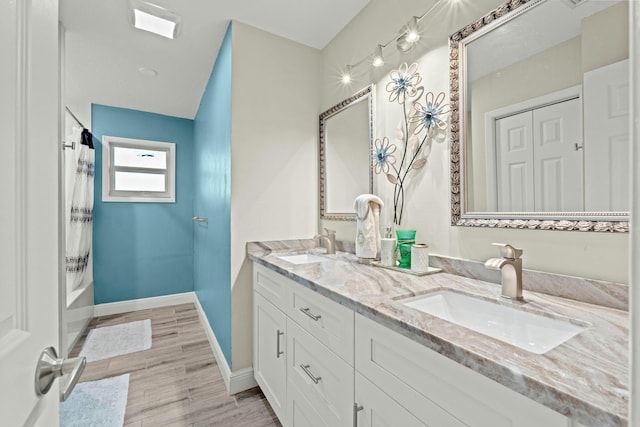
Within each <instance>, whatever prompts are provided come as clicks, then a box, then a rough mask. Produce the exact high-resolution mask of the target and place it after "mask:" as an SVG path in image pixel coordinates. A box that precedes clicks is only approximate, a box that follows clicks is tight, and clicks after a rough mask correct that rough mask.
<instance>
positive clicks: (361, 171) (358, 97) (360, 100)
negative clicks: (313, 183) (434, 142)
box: [319, 85, 374, 221]
mask: <svg viewBox="0 0 640 427" xmlns="http://www.w3.org/2000/svg"><path fill="white" fill-rule="evenodd" d="M373 92H374V86H373V85H370V86H367V87H366V88H364V89H362V90H361V91H359V92H357V93H356V94H354V95H353V96H351V97H349V98H347V99H345V100H344V101H342V102H340V103H339V104H337V105H335V106H333V107H331V108H329V109H328V110H327V111H325V112H323V113H322V114H320V144H319V145H320V156H319V158H320V168H319V169H320V218H321V219H324V220H339V221H355V220H356V216H355V212H354V208H353V202H354V200H355V199H356V197H357V196H358V195H360V194H364V193H371V192H372V191H373V170H372V168H371V155H372V154H371V153H372V150H371V144H372V140H373V99H374V93H373Z"/></svg>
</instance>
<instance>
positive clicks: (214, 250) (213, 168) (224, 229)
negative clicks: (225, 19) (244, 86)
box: [189, 24, 232, 366]
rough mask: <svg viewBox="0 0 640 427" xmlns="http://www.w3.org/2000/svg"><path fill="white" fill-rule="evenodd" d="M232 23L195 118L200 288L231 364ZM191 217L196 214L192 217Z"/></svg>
mask: <svg viewBox="0 0 640 427" xmlns="http://www.w3.org/2000/svg"><path fill="white" fill-rule="evenodd" d="M231 28H232V26H231V24H230V25H229V27H228V28H227V32H226V35H225V37H224V40H223V41H222V45H221V46H220V50H219V52H218V57H217V58H216V61H215V64H214V66H213V70H212V71H211V76H210V77H209V81H208V83H207V86H206V88H205V91H204V94H203V95H202V99H201V101H200V106H199V107H198V112H197V113H196V117H195V121H194V141H195V142H194V163H193V171H194V174H195V176H196V180H195V194H194V204H193V215H197V216H200V217H203V218H208V219H209V222H208V223H193V225H192V227H193V236H194V256H195V261H194V288H195V291H196V295H197V297H198V301H200V305H201V306H202V309H203V310H204V312H205V314H206V315H207V319H208V320H209V323H210V326H211V328H212V329H213V332H214V333H215V335H216V339H217V341H218V344H219V345H220V348H221V349H222V353H223V354H224V357H225V359H226V361H227V364H228V365H230V366H231V354H232V353H231V349H232V348H231V345H232V341H231V289H230V283H231V278H230V277H231V275H230V265H231V264H230V253H229V251H230V247H231V234H230V228H229V227H230V215H231V209H230V200H231V182H230V180H231V171H230V168H231V157H230V156H231V103H232V98H231V82H232V75H231V74H232V68H231V58H232V46H231V40H232V36H231V33H232V30H231ZM189 221H190V222H191V218H189Z"/></svg>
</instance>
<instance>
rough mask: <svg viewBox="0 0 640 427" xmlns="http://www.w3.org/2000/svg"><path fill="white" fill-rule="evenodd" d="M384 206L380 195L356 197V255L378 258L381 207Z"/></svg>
mask: <svg viewBox="0 0 640 427" xmlns="http://www.w3.org/2000/svg"><path fill="white" fill-rule="evenodd" d="M382 206H384V203H382V200H380V197H378V196H376V195H373V194H361V195H359V196H358V197H356V200H355V202H354V205H353V207H354V208H355V210H356V218H357V223H356V256H357V257H358V258H377V257H378V252H379V251H380V227H379V222H380V207H382Z"/></svg>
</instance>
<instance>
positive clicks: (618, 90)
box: [449, 0, 630, 232]
mask: <svg viewBox="0 0 640 427" xmlns="http://www.w3.org/2000/svg"><path fill="white" fill-rule="evenodd" d="M628 10H629V4H628V2H627V1H624V0H621V1H620V0H598V1H593V0H581V1H576V0H511V1H509V2H508V3H506V4H504V5H502V6H500V7H498V8H497V9H495V10H493V11H492V12H490V13H489V14H487V15H486V16H484V17H482V18H480V19H478V20H477V21H475V22H473V23H471V24H469V25H468V26H466V27H464V28H463V29H461V30H460V31H458V32H456V33H454V34H453V35H452V36H451V37H450V40H449V46H450V83H451V105H452V116H451V117H452V125H451V130H452V148H451V189H452V195H451V196H452V214H451V220H452V223H453V224H454V225H462V226H480V227H507V228H530V229H552V230H580V231H616V232H627V231H628V229H629V223H628V221H629V214H628V211H629V208H630V206H629V202H630V200H629V199H630V197H629V194H630V193H629V191H630V190H629V189H630V165H629V160H628V159H629V156H630V134H629V129H630V127H629V44H628V40H629V29H628V22H629V18H628Z"/></svg>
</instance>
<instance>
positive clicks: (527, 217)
mask: <svg viewBox="0 0 640 427" xmlns="http://www.w3.org/2000/svg"><path fill="white" fill-rule="evenodd" d="M545 1H548V0H510V1H508V2H507V3H505V4H503V5H501V6H499V7H497V8H496V9H494V10H493V11H491V12H490V13H488V14H487V15H485V16H483V17H481V18H480V19H478V20H476V21H475V22H472V23H471V24H469V25H467V26H466V27H464V28H462V29H461V30H459V31H457V32H455V33H454V34H452V35H451V36H450V37H449V82H450V92H451V95H450V96H451V139H452V142H451V224H452V225H457V226H465V227H496V228H520V229H538V230H563V231H569V230H577V231H598V232H628V231H629V214H628V213H625V212H467V211H466V208H465V194H466V193H465V179H466V177H465V170H464V157H465V149H464V144H465V134H464V129H465V126H466V124H465V112H464V106H465V105H466V99H465V96H466V94H465V90H466V70H465V54H466V53H465V46H466V44H468V43H469V42H471V41H472V40H474V39H476V38H477V37H479V36H480V35H482V34H484V33H486V32H488V31H491V30H492V29H494V28H495V27H497V26H499V25H501V24H503V23H505V22H507V21H509V20H511V19H512V18H515V17H516V16H518V15H520V14H522V13H524V12H526V11H527V10H528V9H530V8H532V7H534V6H537V5H538V4H541V3H543V2H545Z"/></svg>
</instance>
